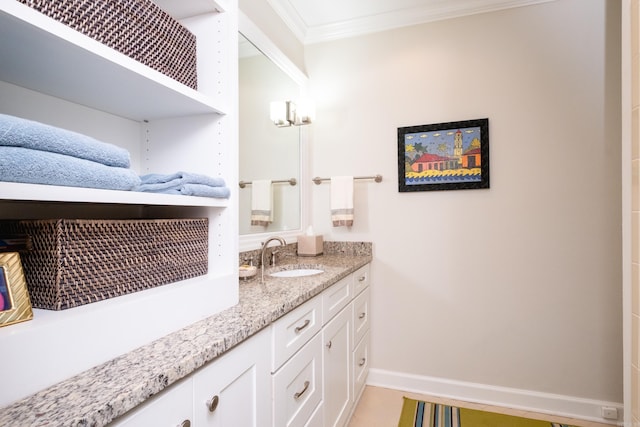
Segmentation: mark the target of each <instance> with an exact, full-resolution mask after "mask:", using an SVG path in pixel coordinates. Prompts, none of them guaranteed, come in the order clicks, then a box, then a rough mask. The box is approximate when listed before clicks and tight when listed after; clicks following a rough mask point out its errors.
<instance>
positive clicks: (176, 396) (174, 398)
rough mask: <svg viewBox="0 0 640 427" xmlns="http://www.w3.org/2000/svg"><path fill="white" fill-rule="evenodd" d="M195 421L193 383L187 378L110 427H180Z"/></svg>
mask: <svg viewBox="0 0 640 427" xmlns="http://www.w3.org/2000/svg"><path fill="white" fill-rule="evenodd" d="M192 420H193V381H192V378H191V377H187V378H185V379H183V380H181V381H179V382H177V383H176V384H174V385H172V386H170V387H169V388H167V389H166V390H163V391H162V392H161V393H159V394H157V395H156V396H154V397H152V398H151V399H149V400H147V401H146V402H145V403H143V404H142V405H140V406H138V407H136V408H135V409H132V410H131V411H130V412H128V413H127V414H125V415H124V416H122V417H120V418H118V419H117V420H115V421H114V422H113V423H111V424H109V425H110V426H114V427H115V426H117V427H147V426H157V427H179V426H182V425H185V426H186V425H188V424H186V423H185V421H189V423H191V421H192Z"/></svg>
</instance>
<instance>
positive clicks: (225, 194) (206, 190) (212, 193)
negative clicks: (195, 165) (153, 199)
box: [155, 184, 231, 199]
mask: <svg viewBox="0 0 640 427" xmlns="http://www.w3.org/2000/svg"><path fill="white" fill-rule="evenodd" d="M155 193H163V194H180V195H182V196H200V197H213V198H216V199H228V198H229V195H230V194H231V191H229V189H228V188H227V187H211V186H210V185H202V184H184V185H182V186H180V187H174V188H168V189H166V190H163V191H155Z"/></svg>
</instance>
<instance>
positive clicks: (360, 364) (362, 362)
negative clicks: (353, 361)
mask: <svg viewBox="0 0 640 427" xmlns="http://www.w3.org/2000/svg"><path fill="white" fill-rule="evenodd" d="M365 363H367V359H365V358H364V357H363V358H362V359H360V362H358V366H364V364H365Z"/></svg>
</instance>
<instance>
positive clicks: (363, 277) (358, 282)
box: [353, 264, 371, 295]
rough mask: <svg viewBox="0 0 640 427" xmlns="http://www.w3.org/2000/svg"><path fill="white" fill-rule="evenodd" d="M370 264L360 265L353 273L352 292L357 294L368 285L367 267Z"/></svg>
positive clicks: (368, 267)
mask: <svg viewBox="0 0 640 427" xmlns="http://www.w3.org/2000/svg"><path fill="white" fill-rule="evenodd" d="M370 268H371V267H370V264H367V265H365V266H363V267H360V268H359V269H358V270H356V271H355V272H354V273H353V279H354V280H353V289H354V290H353V294H354V295H358V294H359V293H360V292H362V291H363V290H364V289H365V288H366V287H367V286H369V269H370Z"/></svg>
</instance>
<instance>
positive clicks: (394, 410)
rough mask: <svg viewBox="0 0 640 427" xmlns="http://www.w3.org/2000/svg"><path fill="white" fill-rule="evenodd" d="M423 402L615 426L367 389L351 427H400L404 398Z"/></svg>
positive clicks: (586, 425)
mask: <svg viewBox="0 0 640 427" xmlns="http://www.w3.org/2000/svg"><path fill="white" fill-rule="evenodd" d="M403 396H406V397H409V398H411V399H422V400H427V401H429V402H435V403H442V404H448V405H452V406H460V407H466V408H472V409H481V410H483V411H492V412H500V413H504V414H509V415H515V416H520V417H527V418H542V419H546V420H549V421H555V422H560V423H564V424H570V425H574V426H578V427H612V424H601V423H596V422H592V421H582V420H575V419H571V418H566V417H555V416H551V415H547V414H538V413H535V412H528V411H522V410H517V409H509V408H499V407H495V406H489V405H482V404H477V403H469V402H462V401H459V400H452V399H442V398H438V397H434V396H426V395H421V394H415V393H409V392H404V391H399V390H391V389H388V388H382V387H371V386H366V388H365V389H364V392H363V394H362V398H361V399H360V402H359V403H358V406H357V407H356V410H355V412H354V414H353V417H351V421H350V422H349V425H348V427H397V425H398V418H399V417H400V410H401V409H402V397H403Z"/></svg>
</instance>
